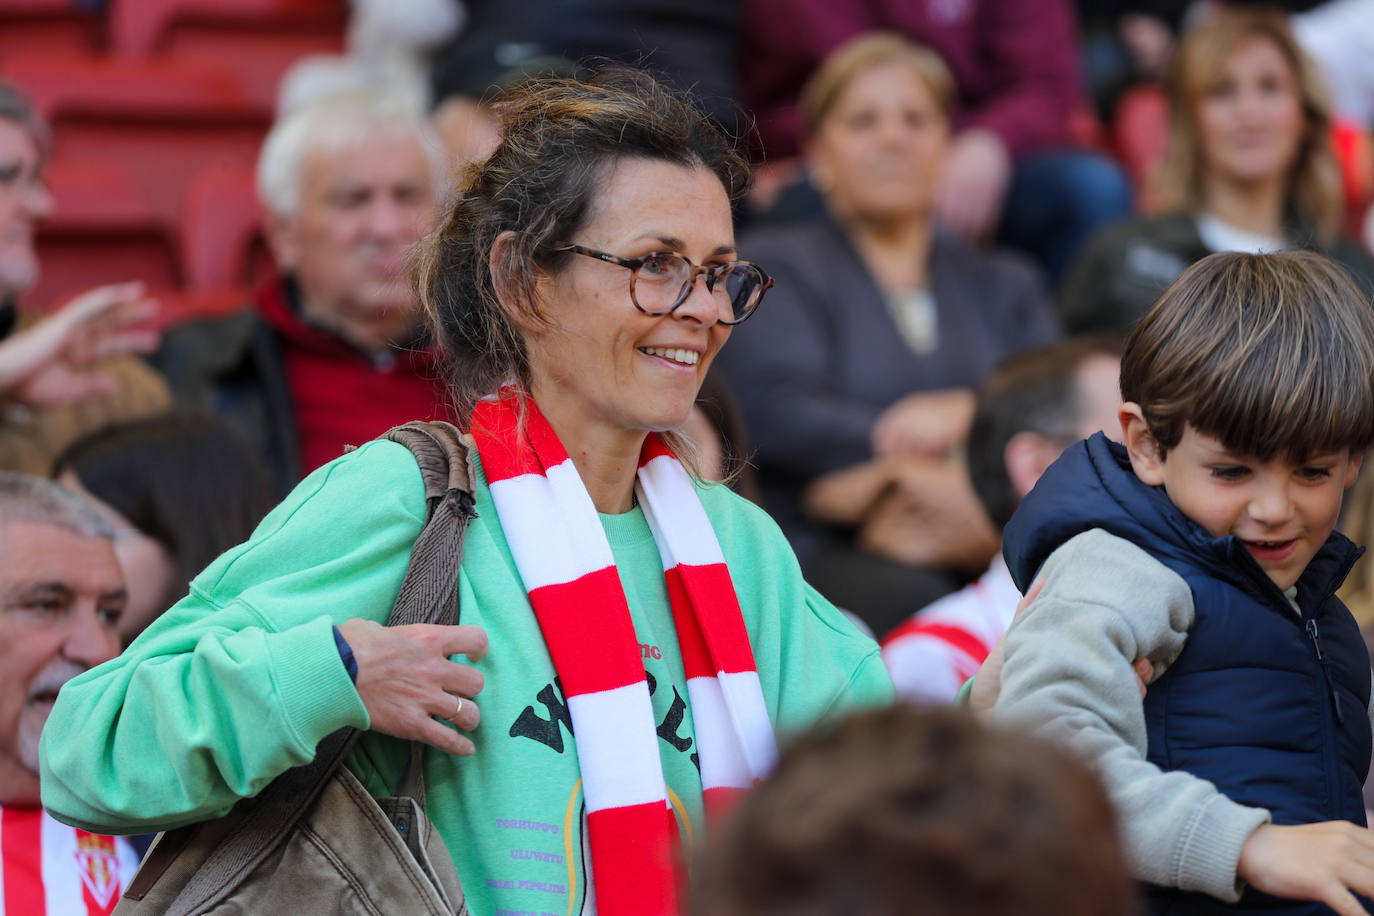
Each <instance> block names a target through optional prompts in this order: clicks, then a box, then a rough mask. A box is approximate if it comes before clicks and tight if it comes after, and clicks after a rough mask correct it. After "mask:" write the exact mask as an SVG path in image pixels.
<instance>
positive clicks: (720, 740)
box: [472, 397, 777, 916]
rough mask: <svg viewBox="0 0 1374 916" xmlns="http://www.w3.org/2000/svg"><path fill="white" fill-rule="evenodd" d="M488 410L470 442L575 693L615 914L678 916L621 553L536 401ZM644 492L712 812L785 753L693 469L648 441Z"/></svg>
mask: <svg viewBox="0 0 1374 916" xmlns="http://www.w3.org/2000/svg"><path fill="white" fill-rule="evenodd" d="M525 405H526V410H525V417H524V419H525V424H524V430H523V435H521V428H520V408H519V400H518V399H517V398H515V397H505V398H503V399H502V400H490V401H483V402H481V403H480V404H478V406H477V409H476V411H475V412H474V413H473V422H472V432H473V437H474V438H475V439H476V440H477V451H478V454H479V455H480V456H481V459H482V469H483V471H484V472H485V474H486V477H487V482H488V484H489V486H490V488H491V496H492V501H493V502H494V503H495V504H496V512H497V515H498V516H499V517H500V520H501V530H502V531H503V532H504V533H505V536H506V541H507V543H509V545H510V549H511V554H512V555H513V556H514V558H515V565H516V567H517V568H518V569H519V571H520V578H521V580H522V582H523V583H524V586H525V590H526V592H528V593H529V598H530V604H531V605H532V606H533V608H534V613H535V616H536V617H537V618H538V620H539V628H540V630H541V631H542V632H543V635H544V641H545V642H546V643H547V644H548V647H549V654H550V656H552V658H553V664H554V668H555V669H556V670H557V671H558V676H559V678H560V679H561V681H562V683H563V691H564V693H565V695H566V696H567V700H568V710H569V713H570V714H571V716H572V725H573V732H574V735H575V738H574V744H575V746H576V747H577V761H578V765H579V766H580V768H581V771H582V791H583V797H584V799H585V800H586V805H587V831H588V834H589V840H590V845H591V859H592V875H593V880H594V882H595V886H596V898H597V910H598V912H599V913H601V914H602V916H629V914H666V913H673V912H676V911H677V907H678V899H677V889H676V886H675V884H676V880H675V875H674V868H673V859H674V844H675V842H676V835H677V822H676V819H675V818H674V816H673V811H672V807H671V805H670V803H669V801H668V794H667V787H666V785H665V783H664V779H663V768H662V764H661V763H660V761H659V746H658V745H659V742H658V734H657V730H656V727H655V721H654V711H653V706H652V704H651V702H650V699H649V685H648V683H647V681H646V680H645V676H644V666H643V663H642V660H641V655H640V649H639V642H640V640H639V639H638V637H637V636H636V635H635V631H634V625H633V623H632V621H631V620H630V609H629V605H628V604H627V602H626V600H625V593H624V590H623V589H622V588H621V585H620V577H619V575H618V574H617V572H616V567H615V558H614V556H613V555H612V553H611V548H610V544H609V543H608V542H607V540H606V533H605V531H604V529H603V528H602V527H601V520H600V519H599V518H598V517H597V512H596V507H595V506H594V505H593V504H592V500H591V496H590V495H588V493H587V488H586V487H585V486H584V485H583V483H582V478H581V477H580V476H579V475H578V473H577V469H576V468H575V467H574V466H573V463H572V460H571V459H570V458H569V457H568V453H567V451H566V450H565V449H564V448H563V445H562V443H561V442H559V440H558V436H557V435H556V434H555V433H554V431H553V428H552V427H551V426H550V425H549V423H548V420H546V419H545V418H544V416H543V414H541V413H540V412H539V409H538V407H536V406H535V404H534V403H533V401H530V400H526V401H525ZM635 492H636V494H637V495H638V497H639V502H640V505H641V506H642V507H643V509H644V515H645V518H646V519H647V520H648V523H649V527H650V529H651V530H652V531H653V534H654V540H655V542H656V543H657V544H658V549H659V554H660V555H661V556H662V558H663V567H664V575H665V577H666V579H667V589H668V600H669V604H670V606H671V608H672V613H673V622H674V624H675V625H676V628H677V637H678V644H679V648H680V650H681V652H682V660H683V667H684V669H685V671H686V675H687V693H688V701H689V702H690V703H691V708H692V719H693V723H694V726H695V738H696V744H697V754H698V759H699V760H700V763H701V783H702V790H703V794H704V801H705V804H706V807H707V810H708V811H715V810H719V809H720V808H721V807H726V806H728V799H729V797H730V796H733V795H734V794H736V793H737V792H739V791H740V790H741V789H747V788H749V787H751V786H752V785H753V784H754V783H755V782H756V781H758V780H759V779H762V778H763V777H764V776H765V775H766V774H767V773H768V771H769V770H770V769H771V768H772V766H773V763H774V761H775V759H776V757H777V746H776V743H775V741H774V738H773V728H772V725H771V723H770V722H769V720H768V710H767V708H766V707H765V705H764V701H763V691H762V688H761V687H760V685H759V677H758V672H757V670H756V669H755V667H754V653H753V650H752V649H751V648H750V645H749V634H748V632H747V631H746V629H745V626H744V618H743V616H742V615H741V613H740V607H739V600H738V599H737V598H736V597H735V587H734V585H733V583H732V582H731V581H730V572H729V570H728V569H727V568H726V566H725V557H724V555H723V554H722V553H721V549H720V544H719V543H718V542H717V540H716V536H715V532H714V531H713V530H712V528H711V523H710V520H709V519H708V518H707V516H706V511H705V509H703V508H702V505H701V500H700V498H699V497H698V495H697V492H696V488H695V486H694V485H693V483H692V481H691V479H690V478H689V477H688V476H687V473H686V471H684V470H683V468H682V465H681V464H680V463H679V462H678V460H677V459H676V458H674V457H673V455H672V454H671V453H670V452H669V451H668V449H667V447H666V446H665V445H664V444H663V442H662V440H660V439H659V437H658V436H656V435H652V434H651V435H650V436H649V437H648V439H647V440H646V441H645V443H644V449H643V451H642V452H641V454H640V458H639V471H638V475H637V480H636V484H635Z"/></svg>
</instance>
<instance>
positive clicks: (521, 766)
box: [41, 442, 892, 916]
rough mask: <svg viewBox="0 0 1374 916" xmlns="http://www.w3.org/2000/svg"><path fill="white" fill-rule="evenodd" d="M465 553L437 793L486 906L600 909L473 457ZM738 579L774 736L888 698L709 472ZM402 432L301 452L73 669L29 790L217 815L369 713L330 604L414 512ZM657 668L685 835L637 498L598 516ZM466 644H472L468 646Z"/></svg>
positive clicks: (167, 819) (367, 764)
mask: <svg viewBox="0 0 1374 916" xmlns="http://www.w3.org/2000/svg"><path fill="white" fill-rule="evenodd" d="M478 476H479V480H478V482H477V493H476V496H477V506H478V513H479V515H478V517H477V518H476V519H474V520H473V521H472V523H471V524H470V526H469V528H468V534H467V545H466V553H465V555H464V558H463V565H462V569H461V571H460V574H459V590H460V600H461V619H462V622H463V623H467V624H475V625H477V626H480V627H482V628H484V629H485V630H486V632H487V635H488V638H489V640H490V651H489V652H488V654H487V656H486V657H485V658H483V659H482V660H481V661H480V662H478V663H476V665H475V667H477V668H478V669H479V670H480V671H481V672H482V674H483V675H484V676H485V679H486V688H485V689H484V690H483V691H482V693H481V694H479V695H478V696H477V703H478V705H479V706H480V708H481V711H482V724H481V725H480V726H479V727H478V728H477V729H476V730H475V731H474V732H472V733H471V736H472V738H473V741H474V742H475V743H476V745H477V753H476V755H474V756H472V757H467V758H454V757H449V756H447V755H445V754H443V753H442V752H439V751H435V750H432V749H431V750H430V752H429V753H428V755H427V757H426V764H425V778H426V783H427V789H428V798H427V808H428V813H429V815H430V817H431V818H432V820H433V821H434V823H435V825H436V827H437V828H438V830H439V833H440V834H441V835H442V836H443V838H444V841H445V843H446V844H447V845H448V848H449V851H450V853H452V855H453V857H454V861H455V863H456V865H457V869H458V874H459V877H460V878H461V879H462V881H463V884H464V888H465V890H466V892H467V894H468V897H469V901H470V905H471V907H472V908H473V911H474V912H476V913H481V914H484V916H488V914H491V916H498V914H508V916H509V914H516V913H557V914H560V916H563V914H569V913H579V912H590V911H591V909H590V906H589V904H591V903H592V901H593V900H594V895H593V894H591V892H590V890H591V889H590V888H589V881H590V860H589V859H588V858H586V856H585V852H586V849H585V843H586V831H585V815H584V807H583V800H582V795H581V782H580V773H579V768H578V763H577V755H576V751H575V749H574V747H573V744H572V730H571V719H570V717H569V715H568V711H567V707H566V705H565V702H566V701H565V697H564V696H563V693H562V690H561V687H560V684H559V682H558V680H557V678H556V675H555V672H554V669H553V664H552V661H551V660H550V658H549V654H548V650H547V648H546V646H545V645H544V640H543V637H542V636H541V634H540V631H539V626H538V623H537V621H536V620H535V617H534V614H533V612H532V610H531V609H530V605H529V600H528V598H527V596H526V594H525V589H524V587H523V585H522V584H521V582H520V576H519V573H518V571H517V570H516V566H515V562H514V560H513V559H512V557H511V553H510V548H509V547H508V546H507V544H506V540H505V537H504V535H503V534H502V531H501V527H500V524H499V521H498V519H497V516H496V510H495V508H494V506H493V504H492V502H491V498H490V491H489V490H488V489H487V485H486V481H485V479H482V477H481V473H480V468H479V475H478ZM700 493H701V499H702V502H703V504H704V506H705V507H706V512H707V515H708V516H709V517H710V519H711V523H712V526H713V527H714V529H715V532H716V536H717V538H718V539H719V541H720V546H721V549H722V550H723V551H724V554H725V557H726V560H727V562H728V564H729V567H730V572H731V576H732V577H733V579H734V584H735V590H736V592H737V594H738V596H739V600H740V605H741V607H742V609H743V612H744V620H745V624H746V626H747V627H748V629H749V634H750V638H751V642H752V644H753V649H754V658H755V661H756V663H757V666H758V672H759V677H760V680H761V681H762V685H763V693H764V700H765V702H766V703H767V705H768V710H769V713H770V715H771V717H772V719H773V722H774V724H775V727H776V728H777V730H778V732H779V733H780V735H782V736H785V735H786V734H787V733H788V732H790V731H794V730H796V729H799V728H802V727H804V726H806V725H807V724H808V723H810V722H813V721H814V720H816V719H818V718H820V717H823V716H826V715H828V714H831V713H834V712H838V711H841V710H844V709H847V708H851V707H855V706H860V705H869V704H878V703H882V702H886V701H888V700H890V698H891V692H892V688H891V683H890V681H889V680H888V677H887V674H886V671H885V670H884V668H883V664H882V661H881V658H880V656H879V654H878V648H877V646H876V645H874V644H873V643H872V642H871V641H869V640H867V639H866V638H864V637H863V636H861V635H860V634H859V633H858V632H857V631H856V630H855V629H854V628H853V627H852V626H851V625H850V624H849V623H848V621H847V620H845V618H844V617H843V615H841V614H840V613H839V612H838V611H837V610H836V609H835V608H834V607H833V606H831V605H830V604H828V603H827V602H826V601H825V600H824V599H823V598H821V597H820V596H819V595H818V594H817V593H816V592H815V591H813V590H812V589H811V588H810V587H809V586H808V585H807V584H806V583H805V582H804V581H803V580H802V578H801V574H800V571H799V570H798V567H797V563H796V560H795V558H794V557H793V555H792V552H791V550H790V549H789V548H788V546H787V543H786V541H785V540H784V539H783V537H782V535H781V533H780V532H779V531H778V529H777V527H776V526H775V525H774V524H773V522H772V521H771V520H770V519H769V518H768V517H767V516H766V515H765V514H764V513H763V512H762V511H760V510H759V509H758V508H757V507H755V506H753V505H752V504H750V503H748V502H747V501H745V500H743V499H740V498H739V497H737V496H736V495H735V494H733V493H731V492H730V491H729V490H728V489H726V488H725V487H720V486H715V487H702V488H700ZM424 512H425V502H424V490H423V486H422V484H421V480H420V473H419V470H418V468H417V467H416V465H415V462H414V459H413V458H412V457H411V455H410V453H409V452H408V451H407V450H406V449H405V448H404V447H403V446H400V445H397V444H395V443H391V442H372V443H369V444H367V445H365V446H363V447H362V448H360V449H358V450H357V451H354V452H351V453H349V454H348V455H345V456H344V457H342V458H340V459H338V460H336V461H334V462H332V463H330V464H328V465H325V466H324V467H322V468H320V469H319V470H317V471H316V472H315V473H313V474H311V475H310V476H309V477H308V478H307V479H306V480H305V481H304V482H303V483H301V484H300V486H298V487H297V488H296V490H295V491H294V492H293V493H291V495H290V496H288V497H287V498H286V500H285V501H284V502H283V503H282V504H281V505H280V506H278V507H277V508H276V509H274V510H273V511H272V513H271V514H270V515H268V516H267V518H266V519H265V520H264V521H263V523H262V524H261V525H260V526H259V528H258V530H257V531H256V532H254V534H253V537H252V538H251V539H250V540H249V541H248V542H246V543H244V544H241V545H239V546H238V547H236V548H234V549H233V550H230V551H229V552H228V553H226V554H224V555H223V556H221V557H220V558H219V559H218V560H216V561H215V562H214V563H212V564H211V565H210V566H209V567H208V568H207V569H206V570H205V571H204V572H202V573H201V574H200V575H199V576H197V577H196V579H195V581H193V582H192V583H191V592H190V594H189V595H188V596H187V597H186V598H185V599H183V600H182V601H180V602H178V603H177V605H176V606H175V607H173V608H172V609H171V610H170V611H168V612H167V613H166V614H164V615H163V616H162V617H161V618H159V619H158V620H157V621H156V622H155V623H154V624H153V625H152V626H151V627H149V628H148V629H147V630H146V631H145V632H144V633H143V635H142V636H140V637H139V638H138V639H137V640H136V641H135V642H134V644H133V645H132V646H130V647H129V648H128V649H127V650H126V651H125V652H124V654H123V655H121V656H119V657H118V658H116V659H115V660H113V661H111V662H108V663H106V664H104V665H101V666H100V667H98V668H95V669H93V670H91V671H89V672H87V673H86V674H84V675H82V676H81V677H78V678H76V679H74V680H73V681H71V682H70V683H68V684H67V685H66V686H65V687H64V688H63V689H62V692H61V694H60V696H59V697H58V700H57V703H56V705H55V706H54V708H53V712H52V716H51V718H50V720H49V722H48V726H47V728H46V729H45V731H44V734H43V740H42V753H41V757H42V784H43V804H44V805H45V806H46V807H47V808H48V809H49V810H50V811H51V812H52V813H53V814H54V815H55V816H56V817H58V818H59V819H61V820H62V821H65V822H67V823H69V824H73V825H75V826H79V827H83V828H85V829H90V830H97V831H101V832H113V833H139V832H148V831H152V830H161V829H167V828H171V827H176V826H180V825H182V824H186V823H189V822H193V821H198V820H203V819H206V818H211V817H216V816H218V815H221V814H223V813H224V812H225V811H227V810H228V809H229V808H230V807H231V806H232V805H233V804H234V802H236V801H237V800H238V799H239V798H240V797H244V796H251V795H254V794H256V793H257V792H258V791H260V790H261V789H262V788H263V787H264V786H265V785H266V784H267V783H268V782H269V781H271V780H272V779H273V778H274V777H275V776H277V775H278V774H280V773H281V772H282V771H283V770H285V769H287V768H289V767H292V766H296V765H298V764H301V763H305V762H306V761H308V760H309V759H310V758H311V757H312V756H313V754H314V749H315V745H316V744H317V743H318V742H319V741H320V739H322V738H324V737H325V736H326V735H328V734H329V733H331V732H333V731H334V730H336V729H338V728H340V727H342V726H345V725H352V726H356V727H358V728H367V727H368V716H367V712H366V710H365V708H364V707H363V704H362V702H361V700H360V699H359V698H358V694H357V691H356V690H355V689H354V687H353V685H352V683H351V682H350V680H349V678H348V674H347V672H346V671H345V670H344V667H343V664H342V663H341V662H340V660H339V656H338V652H337V650H336V648H335V644H334V639H333V634H332V631H331V629H330V628H331V626H332V625H333V624H335V623H338V622H342V621H344V620H347V619H349V618H352V617H365V618H369V619H372V620H376V621H379V622H384V621H385V619H386V617H387V614H388V613H389V611H390V609H391V604H392V602H393V601H394V599H395V596H396V593H397V591H398V590H399V588H400V585H401V580H402V578H403V577H404V575H405V567H406V563H407V560H408V558H409V551H410V547H411V544H412V543H413V542H414V540H415V537H416V535H417V534H418V533H419V531H420V527H421V525H422V523H423V520H424ZM601 521H602V524H603V526H604V528H605V530H606V536H607V539H608V540H609V542H610V545H611V549H612V552H613V553H614V555H615V560H616V565H617V567H618V569H619V573H620V578H621V581H622V583H623V584H624V586H625V594H626V598H627V599H628V601H629V605H630V612H631V616H632V617H633V620H634V626H635V630H636V633H637V634H638V636H639V642H640V649H641V654H642V657H643V662H644V667H645V671H646V672H647V674H648V676H649V685H650V690H651V695H652V696H651V698H652V701H653V706H654V713H655V716H656V718H657V721H658V722H659V727H658V734H659V736H660V738H661V739H662V740H661V741H660V743H659V751H660V754H661V759H662V764H663V773H664V776H665V778H666V780H667V783H668V789H669V797H670V800H671V801H672V803H673V806H674V809H675V810H676V812H677V815H678V820H679V827H680V833H681V834H682V836H683V837H684V838H685V839H686V840H687V842H688V843H691V842H692V841H694V840H695V839H696V838H697V837H698V836H699V834H700V831H701V828H702V817H703V815H702V800H701V780H700V775H699V771H698V767H697V761H696V756H695V746H694V745H695V742H694V740H693V731H692V713H691V709H690V708H689V707H687V706H686V703H685V700H686V696H687V689H686V680H685V678H684V676H683V669H682V660H681V657H680V655H679V652H678V645H677V636H676V631H675V629H674V626H673V622H672V615H671V612H670V610H669V606H668V597H667V590H666V586H665V583H664V577H663V568H662V565H661V561H660V559H659V554H658V549H657V547H656V546H655V544H654V540H653V535H652V534H651V533H650V530H649V527H648V524H647V523H646V521H645V519H644V516H643V514H642V513H641V512H640V511H639V510H638V509H634V510H632V511H630V512H627V513H625V514H623V515H603V516H601ZM457 660H458V661H463V662H465V661H466V660H465V659H462V658H459V659H457ZM404 761H405V744H404V743H402V742H399V741H397V740H395V739H392V738H388V737H386V736H383V735H379V734H369V735H366V736H365V737H364V738H363V740H362V741H361V742H360V743H359V745H358V748H357V750H355V751H354V752H353V754H352V756H351V757H350V759H349V766H350V767H351V768H352V769H353V771H354V772H355V773H356V774H357V775H358V776H359V778H360V779H361V780H362V781H363V783H364V784H365V785H366V786H367V787H368V788H369V790H370V791H372V792H374V793H375V794H379V795H383V794H390V793H391V792H392V791H393V790H394V787H395V785H396V783H397V782H398V781H399V779H400V775H401V770H402V768H403V766H404Z"/></svg>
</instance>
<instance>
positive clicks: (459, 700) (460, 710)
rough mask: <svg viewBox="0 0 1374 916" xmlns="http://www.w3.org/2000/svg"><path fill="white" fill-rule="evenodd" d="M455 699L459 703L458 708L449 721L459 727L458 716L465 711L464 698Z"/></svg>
mask: <svg viewBox="0 0 1374 916" xmlns="http://www.w3.org/2000/svg"><path fill="white" fill-rule="evenodd" d="M454 699H456V700H457V701H458V706H457V708H455V709H454V710H453V715H451V716H449V717H448V720H449V721H450V722H452V723H453V724H454V725H457V724H458V715H459V713H461V712H462V711H463V698H462V697H455V698H454Z"/></svg>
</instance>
